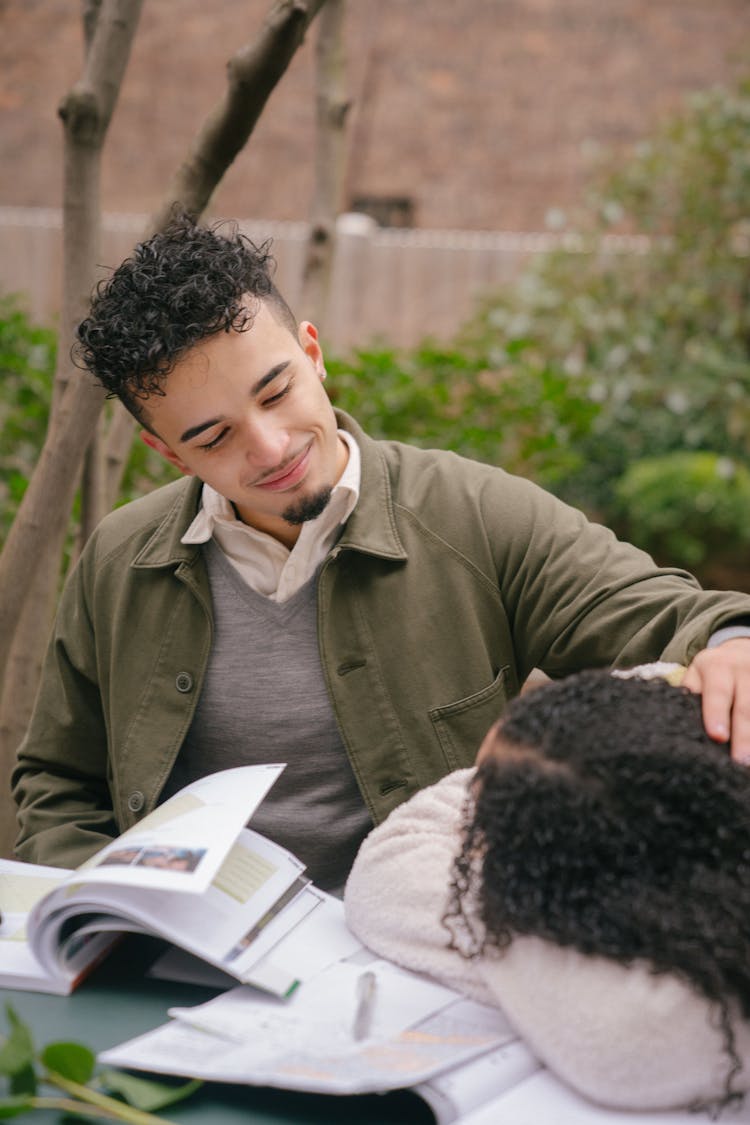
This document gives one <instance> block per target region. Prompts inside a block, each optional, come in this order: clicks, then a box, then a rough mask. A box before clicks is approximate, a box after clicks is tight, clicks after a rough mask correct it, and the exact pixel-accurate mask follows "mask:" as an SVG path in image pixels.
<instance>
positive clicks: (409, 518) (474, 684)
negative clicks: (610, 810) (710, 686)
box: [13, 417, 750, 866]
mask: <svg viewBox="0 0 750 1125" xmlns="http://www.w3.org/2000/svg"><path fill="white" fill-rule="evenodd" d="M341 423H342V424H343V425H344V426H345V427H346V428H348V429H350V430H351V431H352V432H353V433H354V435H355V437H356V439H357V441H358V442H359V444H360V448H361V452H362V480H361V492H360V499H359V501H358V504H357V507H356V509H355V511H354V513H353V514H352V516H351V517H350V518H349V520H348V522H347V524H346V526H345V528H344V530H343V533H342V535H341V537H340V539H339V540H338V542H337V544H336V545H335V547H334V548H333V549H332V550H331V552H330V554H329V555H328V557H327V558H326V560H325V562H324V564H323V567H322V569H321V572H320V577H319V588H318V629H319V639H320V652H321V658H322V664H323V668H324V672H325V676H326V680H327V683H328V688H329V691H330V696H331V700H332V704H333V708H334V712H335V715H336V719H337V721H338V724H339V727H340V730H341V735H342V738H343V742H344V745H345V747H346V749H347V752H348V754H349V757H350V759H351V763H352V766H353V769H354V773H355V775H356V777H357V781H358V783H359V785H360V788H361V791H362V795H363V798H364V800H365V802H366V804H367V807H368V808H369V810H370V812H371V814H372V816H373V818H374V820H375V821H376V822H379V821H381V820H382V819H383V818H384V817H385V816H386V815H387V814H388V813H389V812H390V810H391V809H392V808H394V807H395V806H396V805H397V804H399V803H400V802H401V801H403V800H404V799H405V798H407V797H409V796H411V794H413V793H414V792H415V791H416V790H418V789H420V788H422V787H424V786H425V785H428V784H430V783H432V782H434V781H436V780H438V779H439V778H440V777H441V776H442V775H444V774H445V773H447V772H448V771H450V770H453V769H455V768H456V767H458V766H465V765H468V764H470V763H471V762H472V761H473V759H474V755H475V753H476V750H477V747H478V745H479V743H480V741H481V739H482V737H483V735H484V733H485V732H486V730H487V729H488V727H489V726H490V724H491V723H492V722H493V721H494V719H495V718H497V716H498V715H499V713H500V712H501V711H502V709H503V706H504V704H505V702H506V701H507V699H508V698H509V697H511V696H512V695H514V694H515V693H516V692H517V691H518V687H519V684H520V683H522V682H523V680H524V678H525V677H526V675H527V674H528V672H529V671H530V670H531V669H532V668H534V667H538V668H541V669H543V670H544V671H546V672H547V673H548V674H549V675H551V676H554V677H558V676H562V675H564V674H566V673H569V672H572V671H574V670H577V669H581V668H584V667H591V666H609V665H615V666H620V667H627V666H631V665H635V664H639V663H643V662H646V661H650V660H655V659H658V658H660V657H663V658H665V659H671V660H677V661H681V662H688V661H689V660H690V659H691V658H692V656H693V655H694V654H695V653H696V652H697V651H698V650H699V649H700V648H702V647H703V646H704V645H705V643H706V640H707V639H708V637H709V636H710V634H711V633H712V632H713V631H715V630H716V629H717V628H719V627H720V626H721V625H722V624H725V623H726V622H728V621H730V620H732V619H735V618H737V617H738V616H747V615H748V614H750V598H747V597H745V596H744V595H740V594H720V593H711V592H703V591H702V590H701V589H700V587H699V586H698V585H697V583H696V582H695V580H694V579H693V578H691V577H690V576H689V575H688V574H686V573H684V572H683V571H679V570H658V569H656V568H655V567H654V564H653V563H652V561H651V559H650V558H649V557H648V556H647V555H645V554H643V553H642V552H640V551H638V550H636V549H635V548H633V547H631V546H629V545H627V544H623V543H620V542H618V541H617V539H615V537H614V536H613V535H612V534H611V533H610V532H609V531H607V530H606V529H605V528H603V527H600V526H598V525H595V524H591V523H588V522H587V521H586V519H585V518H584V517H583V516H582V515H581V514H580V513H579V512H577V511H575V510H573V509H571V508H569V507H567V506H565V505H564V504H561V503H560V502H559V501H557V500H556V499H554V498H553V497H552V496H550V495H549V494H548V493H546V492H543V491H542V490H541V489H539V488H537V487H535V486H534V485H533V484H530V483H529V482H527V481H525V480H521V479H518V478H515V477H511V476H508V475H507V474H506V473H504V472H503V471H502V470H500V469H497V468H493V467H490V466H487V465H482V464H478V463H476V462H472V461H467V460H464V459H462V458H460V457H457V456H455V455H454V454H451V453H446V452H436V451H431V450H419V449H415V448H412V447H410V446H404V445H401V444H398V443H395V442H379V441H378V442H376V441H372V440H371V439H370V438H368V437H367V436H366V435H365V434H363V433H362V432H361V430H360V429H359V428H358V427H357V426H356V425H355V424H354V423H353V422H352V421H351V419H348V418H346V417H343V418H342V419H341ZM200 487H201V486H200V482H199V481H197V480H196V479H194V478H190V479H184V480H180V481H178V482H176V483H174V484H170V485H167V486H166V487H165V488H161V489H158V490H156V491H155V492H153V493H152V494H151V495H149V496H146V497H144V498H143V499H140V500H137V501H135V502H134V503H132V504H129V505H127V506H125V507H123V508H120V509H118V510H117V511H115V512H113V513H112V514H111V515H109V516H108V517H107V518H106V519H105V520H104V521H103V522H102V523H101V525H100V526H99V528H98V529H97V531H96V533H95V534H94V536H93V537H92V539H91V541H90V542H89V544H88V545H87V547H86V549H85V551H84V552H83V555H82V557H81V559H80V562H79V564H78V566H77V568H76V569H75V571H74V573H73V574H72V576H71V578H70V580H69V582H68V583H67V586H66V589H65V591H64V593H63V596H62V599H61V604H60V608H59V613H58V617H57V621H56V625H55V629H54V634H53V638H52V642H51V645H50V648H49V652H48V655H47V660H46V664H45V668H44V672H43V678H42V685H41V689H40V693H39V697H38V700H37V704H36V708H35V712H34V716H33V719H32V721H31V724H30V728H29V731H28V734H27V737H26V739H25V741H24V743H23V745H22V746H21V748H20V751H19V756H18V764H17V766H16V769H15V772H14V779H13V781H14V793H15V797H16V800H17V802H18V805H19V815H20V827H21V832H20V838H19V843H18V854H19V856H20V857H21V858H23V859H27V860H32V861H34V862H37V863H49V864H56V865H70V866H73V865H76V864H78V863H80V862H82V861H83V860H84V859H85V858H87V856H88V855H90V854H91V853H92V852H93V851H95V850H96V849H97V848H99V847H101V846H102V845H103V844H104V843H106V842H107V840H108V839H109V838H111V837H112V836H114V835H116V834H118V833H119V832H121V831H123V830H124V829H126V828H127V827H129V826H130V825H132V824H133V823H135V822H136V821H137V819H138V818H139V817H140V816H142V815H143V814H144V813H146V812H148V811H150V810H151V809H152V808H153V807H154V806H155V805H156V804H157V803H158V800H159V794H160V792H161V789H162V787H163V785H164V782H165V781H166V779H167V777H168V776H169V774H170V771H171V769H172V766H173V763H174V761H175V757H176V755H177V753H178V751H179V749H180V745H181V744H182V741H183V739H184V737H185V734H186V732H187V730H188V727H189V726H190V722H191V718H192V715H193V711H194V708H195V705H196V701H197V699H198V696H199V693H200V689H201V682H202V679H203V674H204V670H205V668H206V662H207V658H208V654H209V650H210V648H211V633H212V613H211V597H210V590H209V583H208V578H207V574H206V569H205V565H204V561H203V556H202V553H201V550H200V548H199V547H197V546H193V545H184V544H182V543H181V542H180V539H181V537H182V536H183V534H184V533H185V531H186V529H187V528H188V527H189V525H190V523H191V521H192V520H193V517H194V516H195V513H196V511H197V509H198V505H199V502H200ZM280 721H281V722H283V716H280Z"/></svg>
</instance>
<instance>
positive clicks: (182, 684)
mask: <svg viewBox="0 0 750 1125" xmlns="http://www.w3.org/2000/svg"><path fill="white" fill-rule="evenodd" d="M174 686H175V687H176V688H177V690H178V691H181V692H187V691H192V690H193V677H192V676H191V675H190V673H189V672H178V673H177V677H176V679H175V682H174Z"/></svg>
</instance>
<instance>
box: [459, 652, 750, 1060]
mask: <svg viewBox="0 0 750 1125" xmlns="http://www.w3.org/2000/svg"><path fill="white" fill-rule="evenodd" d="M478 761H479V768H478V770H477V774H476V778H475V780H474V782H473V785H472V791H471V797H470V800H469V804H468V806H467V809H466V813H465V824H464V837H463V847H462V851H461V853H460V855H459V856H458V857H457V859H456V861H455V865H454V871H453V883H452V887H451V899H450V904H449V907H448V910H447V912H446V915H445V919H444V921H445V923H446V924H447V926H448V927H449V929H450V930H451V933H452V935H453V942H454V945H455V946H456V947H457V948H458V949H459V950H460V951H461V952H463V953H466V954H468V955H472V954H474V953H478V952H479V951H480V950H481V949H484V948H487V947H488V946H489V947H493V946H494V947H496V948H498V949H501V950H502V949H503V948H504V947H506V946H507V945H508V944H509V943H510V942H511V941H512V939H513V937H514V936H515V935H517V934H528V935H535V936H536V937H539V938H543V939H546V940H548V941H550V942H553V943H555V944H557V945H561V946H567V947H571V948H574V949H576V950H578V951H579V952H581V953H584V954H591V955H599V956H604V957H608V958H611V959H612V960H614V961H617V962H619V963H624V964H627V963H629V962H630V961H632V960H634V959H636V958H639V959H645V960H646V961H648V962H650V963H651V965H652V966H653V968H654V970H655V971H657V972H659V971H661V972H672V973H677V974H678V975H680V976H681V977H682V978H683V979H685V980H687V981H688V982H690V983H691V984H692V985H693V987H695V988H696V989H697V990H698V991H699V992H701V993H702V994H703V995H705V996H706V997H707V998H708V999H709V1000H711V1001H715V1002H716V1004H717V1013H718V1019H719V1020H720V1024H721V1027H722V1030H723V1032H724V1036H725V1044H726V1047H727V1051H728V1053H729V1055H730V1057H732V1058H733V1059H734V1061H736V1056H735V1053H734V1051H733V1037H732V1033H731V1026H730V1023H729V1011H728V1004H730V1003H731V1002H732V1001H736V1002H738V1003H739V1005H740V1008H741V1010H742V1012H743V1014H744V1015H745V1016H746V1017H750V956H748V951H749V950H750V770H747V769H746V768H744V767H742V766H740V765H738V764H736V763H734V762H733V761H732V760H731V758H730V756H729V747H728V745H727V744H718V743H716V742H713V741H712V740H711V739H709V738H708V736H707V735H706V733H705V731H704V728H703V722H702V718H701V712H700V698H699V697H698V696H696V695H694V694H691V693H690V692H688V691H687V690H685V689H683V688H679V687H672V686H670V685H669V684H668V683H666V682H665V681H663V680H640V679H618V678H615V677H612V676H611V675H608V674H606V673H601V672H585V673H581V674H579V675H576V676H571V677H570V678H568V679H565V680H562V681H559V682H557V683H552V684H549V685H546V686H544V687H540V688H537V689H536V690H534V691H532V692H529V693H528V694H526V695H523V696H521V697H520V698H519V699H517V700H515V701H514V702H513V704H512V705H511V706H510V707H509V709H508V711H507V712H506V713H505V715H504V716H503V718H502V719H501V720H500V721H499V722H498V723H497V724H495V726H494V727H493V728H492V729H491V730H490V732H489V733H488V735H487V737H486V739H485V741H484V743H483V745H482V749H481V751H480V755H479V759H478ZM477 916H478V918H479V919H480V920H481V927H480V928H478V927H477V926H476V925H475V924H474V921H473V919H475V918H476V917H477ZM730 1078H731V1075H730Z"/></svg>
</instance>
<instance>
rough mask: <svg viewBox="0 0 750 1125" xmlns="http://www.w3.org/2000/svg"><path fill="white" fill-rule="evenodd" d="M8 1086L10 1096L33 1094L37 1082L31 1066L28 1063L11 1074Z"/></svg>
mask: <svg viewBox="0 0 750 1125" xmlns="http://www.w3.org/2000/svg"><path fill="white" fill-rule="evenodd" d="M8 1084H9V1086H10V1092H11V1094H35V1093H36V1091H37V1086H38V1082H37V1077H36V1071H35V1069H34V1066H33V1064H32V1063H29V1064H28V1066H24V1067H22V1068H21V1070H17V1071H16V1072H15V1074H11V1076H10V1081H9V1083H8Z"/></svg>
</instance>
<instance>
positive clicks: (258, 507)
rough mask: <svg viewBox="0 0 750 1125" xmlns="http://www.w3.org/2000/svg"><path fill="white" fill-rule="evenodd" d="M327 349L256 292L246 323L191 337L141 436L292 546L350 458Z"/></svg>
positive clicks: (147, 406) (151, 401)
mask: <svg viewBox="0 0 750 1125" xmlns="http://www.w3.org/2000/svg"><path fill="white" fill-rule="evenodd" d="M324 375H325V368H324V366H323V354H322V352H321V349H320V345H319V344H318V336H317V332H316V330H315V328H314V327H313V326H312V325H311V324H309V323H308V322H306V321H303V323H302V324H301V325H300V328H299V333H298V337H295V336H294V335H292V333H291V332H290V331H289V329H288V328H287V327H286V326H285V325H283V324H282V323H281V322H280V321H279V320H277V319H276V317H275V316H274V314H273V312H272V310H271V307H270V306H269V305H268V304H266V303H264V302H262V301H261V302H260V303H259V305H258V308H257V314H256V316H255V319H254V321H253V324H252V327H251V328H249V329H248V330H247V331H244V332H236V331H229V332H219V333H217V334H216V335H213V336H208V337H207V338H206V339H205V340H203V341H201V342H200V343H198V344H196V345H195V346H194V347H193V348H191V349H190V350H189V351H188V352H186V353H185V355H184V356H182V358H181V359H180V360H178V362H177V364H176V365H175V367H174V369H173V370H172V371H171V372H170V373H169V375H168V376H167V378H166V382H165V384H164V395H157V394H155V395H150V396H149V398H148V399H146V400H145V401H144V402H143V404H142V409H143V415H144V417H145V419H146V421H147V423H148V425H149V426H150V428H151V429H152V430H153V431H154V432H153V433H148V432H144V434H143V435H142V436H143V440H144V441H145V442H146V443H147V444H148V445H150V446H151V447H152V448H153V449H156V450H157V451H158V452H159V453H161V454H162V455H163V456H164V457H166V458H167V460H169V461H171V462H172V464H174V465H176V466H177V467H178V468H179V469H180V470H181V471H182V472H183V473H187V474H190V475H194V476H197V477H199V478H200V479H201V480H202V481H205V482H206V483H207V484H210V485H211V487H212V488H215V489H216V491H217V492H219V493H221V495H222V496H225V497H226V498H227V500H231V501H232V503H233V504H234V506H235V508H236V509H237V512H238V514H239V516H240V518H241V519H242V520H243V521H244V522H245V523H247V524H250V525H251V526H252V527H256V528H258V529H259V530H260V531H266V532H268V533H269V534H270V535H273V536H274V537H275V538H277V539H279V540H280V541H281V542H283V543H286V545H287V546H291V545H292V544H293V543H294V542H295V541H296V539H297V537H298V535H299V530H300V524H301V523H302V522H304V520H306V519H312V518H314V516H315V515H318V514H319V513H320V511H322V509H323V508H324V507H325V504H326V503H327V501H328V497H329V496H330V490H331V489H332V488H333V486H334V485H335V484H336V482H337V481H338V479H339V477H340V476H341V474H342V472H343V471H344V467H345V465H346V461H347V456H348V454H347V449H346V446H345V445H344V443H343V442H342V441H341V439H340V438H339V437H338V434H337V432H336V429H337V427H336V418H335V415H334V413H333V409H332V407H331V404H330V401H329V399H328V396H327V394H326V393H325V390H324V389H323V385H322V379H323V376H324Z"/></svg>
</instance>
